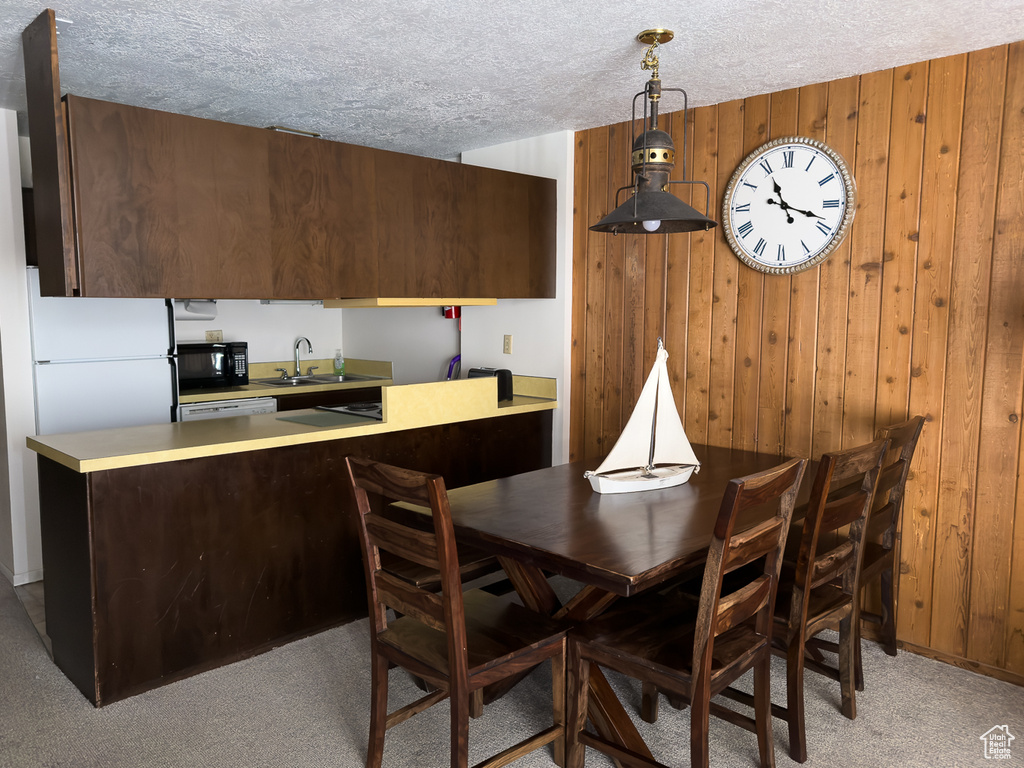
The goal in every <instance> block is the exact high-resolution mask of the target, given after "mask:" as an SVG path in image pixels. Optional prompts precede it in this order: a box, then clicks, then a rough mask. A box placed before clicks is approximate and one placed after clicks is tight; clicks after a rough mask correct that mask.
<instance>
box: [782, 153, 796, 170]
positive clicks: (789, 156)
mask: <svg viewBox="0 0 1024 768" xmlns="http://www.w3.org/2000/svg"><path fill="white" fill-rule="evenodd" d="M782 167H783V168H792V167H793V150H791V149H790V150H787V151H785V152H783V153H782Z"/></svg>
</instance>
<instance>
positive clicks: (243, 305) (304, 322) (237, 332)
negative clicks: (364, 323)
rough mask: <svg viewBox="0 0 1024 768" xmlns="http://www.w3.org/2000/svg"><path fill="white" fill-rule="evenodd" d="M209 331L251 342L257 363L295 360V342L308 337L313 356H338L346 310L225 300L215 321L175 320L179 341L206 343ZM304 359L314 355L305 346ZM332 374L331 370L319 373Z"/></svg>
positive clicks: (220, 303)
mask: <svg viewBox="0 0 1024 768" xmlns="http://www.w3.org/2000/svg"><path fill="white" fill-rule="evenodd" d="M206 331H221V332H222V333H223V334H224V341H247V342H249V360H250V362H253V363H269V362H279V361H288V360H293V359H294V358H295V340H296V339H298V338H299V337H300V336H305V337H306V338H307V339H309V341H310V343H311V344H312V345H313V354H312V357H313V358H315V359H325V358H332V357H334V350H336V349H338V348H339V347H341V346H342V344H343V341H342V310H340V309H324V308H323V307H322V306H320V305H312V304H260V302H259V301H255V300H253V301H236V300H228V299H221V300H219V301H218V302H217V317H216V318H215V319H213V320H175V321H174V335H175V338H176V339H177V340H178V341H179V342H182V341H206ZM301 351H302V356H301V359H302V360H308V359H309V358H310V357H311V356H310V355H309V354H308V353H307V352H306V347H305V345H303V347H302V350H301ZM318 373H330V371H318Z"/></svg>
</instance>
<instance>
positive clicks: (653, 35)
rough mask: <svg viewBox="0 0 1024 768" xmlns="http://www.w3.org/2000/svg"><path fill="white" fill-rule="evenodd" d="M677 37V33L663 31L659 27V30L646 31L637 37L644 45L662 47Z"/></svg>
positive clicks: (668, 30)
mask: <svg viewBox="0 0 1024 768" xmlns="http://www.w3.org/2000/svg"><path fill="white" fill-rule="evenodd" d="M675 36H676V33H675V32H673V31H672V30H671V29H661V28H660V27H659V28H657V29H645V30H644V31H643V32H641V33H640V34H639V35H637V36H636V39H637V40H639V41H640V42H641V43H643V44H644V45H654V44H655V43H658V44H659V45H660V44H661V43H667V42H668V41H669V40H671V39H672V38H673V37H675Z"/></svg>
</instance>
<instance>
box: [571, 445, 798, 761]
mask: <svg viewBox="0 0 1024 768" xmlns="http://www.w3.org/2000/svg"><path fill="white" fill-rule="evenodd" d="M804 467H805V461H804V460H803V459H793V460H791V461H788V462H786V463H785V464H782V465H780V466H778V467H775V468H774V469H770V470H766V471H764V472H760V473H757V474H753V475H748V476H746V477H742V478H738V479H735V480H732V481H730V483H729V485H728V488H727V490H726V493H725V496H724V498H723V499H722V505H721V508H720V510H719V513H718V517H717V519H716V521H715V527H714V533H713V536H712V540H711V546H710V548H709V550H708V559H707V567H706V568H705V572H704V580H703V586H702V588H701V592H700V598H699V600H698V601H697V603H696V604H695V603H694V602H692V601H689V600H687V599H686V598H685V596H683V595H681V594H679V593H676V592H669V593H667V594H666V593H656V594H647V595H641V596H639V597H636V598H631V599H629V600H623V601H620V602H619V603H618V604H617V605H616V606H615V607H613V608H612V610H611V611H609V612H608V613H606V614H604V615H602V616H600V617H598V618H597V619H594V620H592V621H590V622H587V623H586V624H583V625H580V626H578V627H577V628H575V629H573V630H572V631H571V632H570V636H569V637H570V639H569V695H568V698H569V705H568V708H569V715H568V724H567V728H568V733H567V754H566V765H567V766H568V768H582V766H583V764H584V758H585V755H584V753H585V747H587V746H590V747H594V748H595V749H598V750H600V751H602V752H604V753H606V754H608V755H610V756H611V757H612V758H613V759H616V760H618V761H620V762H622V763H623V764H624V765H630V766H633V765H647V766H662V768H664V767H663V764H662V763H659V762H657V761H656V760H653V759H648V758H647V757H645V756H643V755H638V754H636V753H635V752H631V751H628V750H625V749H624V748H623V747H621V746H619V745H616V744H613V743H611V742H610V741H607V740H605V739H603V738H601V737H600V736H598V735H596V734H594V733H591V732H590V731H588V730H586V719H587V700H588V683H589V675H590V665H591V664H598V665H600V666H602V667H607V668H610V669H614V670H616V671H618V672H620V673H623V674H626V675H629V676H630V677H633V678H636V679H638V680H640V681H641V682H643V683H647V684H651V685H653V686H656V687H657V688H658V689H659V690H662V691H665V692H666V693H668V694H669V695H672V696H677V697H679V698H681V699H682V700H683V701H685V702H688V703H690V704H691V705H692V707H693V710H692V713H691V721H690V755H691V764H692V765H694V766H705V767H706V766H707V765H708V727H709V715H710V714H715V715H716V716H718V717H722V718H724V719H726V720H729V721H730V722H732V723H735V724H737V725H740V726H742V727H744V728H747V729H748V730H751V731H754V732H755V733H756V734H757V744H758V751H759V753H760V758H761V766H762V768H766V767H767V766H774V765H775V751H774V746H773V741H772V731H771V727H772V725H771V720H772V718H771V697H770V691H769V685H770V664H771V631H772V613H773V608H774V603H775V594H776V588H777V585H778V577H779V568H780V565H781V561H782V552H783V549H784V547H785V540H786V535H787V533H788V531H789V524H790V518H791V516H792V514H793V506H794V503H795V501H796V496H797V491H798V489H799V487H800V481H801V478H802V477H803V473H804ZM766 505H768V509H770V510H771V511H770V512H769V511H767V510H757V511H756V512H755V513H754V514H757V520H759V521H760V522H756V523H755V524H754V525H753V526H751V527H744V526H741V525H738V524H737V521H738V520H741V519H742V520H743V522H744V523H748V522H750V521H749V520H748V519H747V518H749V517H750V516H751V511H752V510H754V508H758V507H763V506H766ZM744 513H747V515H746V516H745V515H744ZM740 527H743V530H741V531H740V532H739V533H736V532H735V530H736V529H737V528H740ZM749 564H756V565H755V567H754V568H753V569H752V571H751V573H750V575H749V578H746V579H744V580H743V583H742V584H740V585H736V588H735V590H733V591H727V592H723V588H722V581H723V577H724V575H725V574H727V573H729V572H731V571H735V570H736V569H739V568H742V567H743V566H747V565H749ZM752 668H753V669H754V699H755V701H756V707H755V714H754V717H753V718H750V717H748V716H745V715H743V714H741V713H738V712H733V711H731V710H728V709H726V708H724V707H721V706H719V705H716V704H713V703H712V702H711V698H712V697H713V696H715V695H717V694H718V693H720V692H721V691H722V690H723V689H724V688H726V687H727V686H728V685H729V684H730V683H732V682H733V681H734V680H735V679H736V678H738V677H740V676H741V675H743V674H744V673H745V672H747V670H750V669H752Z"/></svg>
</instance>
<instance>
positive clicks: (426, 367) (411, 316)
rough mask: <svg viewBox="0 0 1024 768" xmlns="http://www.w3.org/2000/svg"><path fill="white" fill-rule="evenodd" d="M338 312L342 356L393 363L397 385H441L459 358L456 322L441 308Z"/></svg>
mask: <svg viewBox="0 0 1024 768" xmlns="http://www.w3.org/2000/svg"><path fill="white" fill-rule="evenodd" d="M334 311H337V310H334ZM341 311H342V312H344V313H345V346H344V347H343V349H344V351H345V356H346V357H358V358H364V359H367V360H390V361H392V362H393V363H394V371H393V373H394V381H395V383H396V384H418V383H420V382H424V381H441V380H442V379H443V378H444V377H445V376H446V375H447V373H448V363H449V361H450V360H451V359H452V358H453V357H454V356H455V355H457V354H459V333H458V322H457V321H456V320H447V319H445V317H444V316H443V315H442V314H441V308H440V307H379V308H372V309H345V310H341ZM463 311H465V310H463ZM463 370H466V368H465V367H463Z"/></svg>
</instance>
